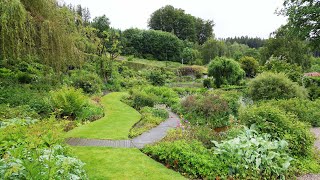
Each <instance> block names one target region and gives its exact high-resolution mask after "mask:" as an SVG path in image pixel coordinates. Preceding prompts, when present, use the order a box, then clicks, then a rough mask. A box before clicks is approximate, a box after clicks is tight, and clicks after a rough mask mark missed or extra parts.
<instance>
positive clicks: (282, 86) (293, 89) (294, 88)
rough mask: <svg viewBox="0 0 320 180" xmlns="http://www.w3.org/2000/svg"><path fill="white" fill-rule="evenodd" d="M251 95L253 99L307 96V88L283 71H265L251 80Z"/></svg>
mask: <svg viewBox="0 0 320 180" xmlns="http://www.w3.org/2000/svg"><path fill="white" fill-rule="evenodd" d="M248 88H249V90H248V91H249V92H248V93H249V96H250V97H251V98H252V99H253V100H270V99H289V98H294V97H298V98H306V97H307V91H306V89H305V88H303V87H301V86H299V85H298V84H297V83H295V82H292V81H291V80H290V79H289V78H288V77H287V76H286V75H284V74H282V73H270V72H265V73H262V74H260V75H258V76H257V77H256V78H254V79H253V80H251V81H250V82H249V85H248Z"/></svg>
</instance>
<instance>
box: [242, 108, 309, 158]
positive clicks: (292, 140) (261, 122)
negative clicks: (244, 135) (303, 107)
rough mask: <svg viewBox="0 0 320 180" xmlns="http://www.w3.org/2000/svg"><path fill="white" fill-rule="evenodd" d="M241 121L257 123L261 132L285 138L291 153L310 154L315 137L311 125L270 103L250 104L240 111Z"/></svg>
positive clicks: (246, 123)
mask: <svg viewBox="0 0 320 180" xmlns="http://www.w3.org/2000/svg"><path fill="white" fill-rule="evenodd" d="M239 119H240V121H241V122H242V123H243V124H245V125H246V126H251V125H253V124H255V125H256V130H257V131H258V132H259V133H267V134H270V135H271V138H272V139H278V138H280V139H284V140H286V141H287V142H288V143H289V149H290V154H291V155H294V156H302V157H304V156H309V155H310V153H311V150H312V147H313V142H314V137H313V136H312V134H311V132H310V131H309V126H308V125H306V124H305V123H302V122H300V121H298V120H297V118H296V116H294V115H293V114H290V113H286V112H285V111H283V110H281V109H280V108H278V107H275V106H273V105H270V104H261V105H255V106H248V107H246V108H244V109H242V110H241V111H240V114H239Z"/></svg>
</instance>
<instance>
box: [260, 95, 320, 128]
mask: <svg viewBox="0 0 320 180" xmlns="http://www.w3.org/2000/svg"><path fill="white" fill-rule="evenodd" d="M264 103H267V104H270V105H272V106H274V107H278V108H279V109H282V110H284V111H286V112H287V113H292V114H294V115H296V116H297V118H298V120H299V121H302V122H306V123H309V124H311V125H312V126H315V127H319V126H320V111H318V110H319V108H320V100H316V101H310V100H307V99H298V98H294V99H288V100H272V101H266V102H264Z"/></svg>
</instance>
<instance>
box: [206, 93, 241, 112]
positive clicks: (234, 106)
mask: <svg viewBox="0 0 320 180" xmlns="http://www.w3.org/2000/svg"><path fill="white" fill-rule="evenodd" d="M212 94H216V95H219V96H220V97H221V98H222V99H224V100H225V101H227V102H228V106H229V108H230V109H231V111H232V114H233V115H234V116H237V115H238V110H239V108H240V105H241V104H240V98H241V96H242V93H241V92H238V91H236V90H229V91H223V90H214V91H213V92H212Z"/></svg>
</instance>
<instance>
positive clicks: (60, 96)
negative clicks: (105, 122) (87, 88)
mask: <svg viewBox="0 0 320 180" xmlns="http://www.w3.org/2000/svg"><path fill="white" fill-rule="evenodd" d="M49 102H50V104H51V107H52V110H53V111H54V112H55V113H56V115H57V116H58V117H60V118H66V117H67V118H71V119H79V120H85V119H86V120H93V119H95V118H98V117H101V116H102V115H103V110H102V109H101V108H100V107H98V106H96V105H94V104H92V103H90V101H89V98H88V97H87V96H85V95H84V94H83V93H82V91H81V90H80V89H74V88H73V87H66V86H65V87H63V88H62V89H60V90H56V91H51V92H50V98H49Z"/></svg>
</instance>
